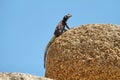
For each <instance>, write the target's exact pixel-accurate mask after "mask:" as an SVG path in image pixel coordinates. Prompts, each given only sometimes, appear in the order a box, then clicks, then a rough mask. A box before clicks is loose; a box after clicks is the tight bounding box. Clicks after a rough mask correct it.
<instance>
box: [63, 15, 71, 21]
mask: <svg viewBox="0 0 120 80" xmlns="http://www.w3.org/2000/svg"><path fill="white" fill-rule="evenodd" d="M70 17H72V15H71V14H67V15H65V16H64V17H63V20H65V21H67V20H68V19H69V18H70Z"/></svg>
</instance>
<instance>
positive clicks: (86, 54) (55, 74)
mask: <svg viewBox="0 0 120 80" xmlns="http://www.w3.org/2000/svg"><path fill="white" fill-rule="evenodd" d="M45 76H46V77H49V78H52V79H56V80H120V26H119V25H112V24H87V25H81V26H79V27H75V28H73V29H71V30H69V31H66V32H65V33H63V34H62V35H61V36H60V37H58V38H56V40H55V41H54V42H53V43H52V45H51V46H50V48H49V51H48V56H47V62H46V75H45Z"/></svg>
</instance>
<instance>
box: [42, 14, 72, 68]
mask: <svg viewBox="0 0 120 80" xmlns="http://www.w3.org/2000/svg"><path fill="white" fill-rule="evenodd" d="M71 16H72V15H71V14H67V15H65V16H64V17H63V19H62V20H61V21H60V22H59V23H58V25H57V27H56V29H55V32H54V36H53V37H52V39H51V40H50V42H49V43H48V45H47V47H46V50H45V54H44V68H45V67H46V66H45V64H46V60H47V52H48V49H49V46H50V45H51V44H52V43H53V42H54V40H55V39H56V38H57V37H59V36H60V35H61V34H62V33H63V32H65V31H67V29H70V28H69V27H68V25H67V23H66V22H67V20H68V19H69V18H70V17H71ZM65 27H66V28H67V29H65Z"/></svg>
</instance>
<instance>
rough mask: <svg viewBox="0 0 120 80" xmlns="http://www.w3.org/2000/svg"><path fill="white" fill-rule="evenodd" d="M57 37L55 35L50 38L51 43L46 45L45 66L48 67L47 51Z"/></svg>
mask: <svg viewBox="0 0 120 80" xmlns="http://www.w3.org/2000/svg"><path fill="white" fill-rule="evenodd" d="M55 38H56V37H55V36H53V37H52V39H51V40H50V42H49V43H48V44H47V46H46V49H45V53H44V68H45V67H46V60H47V52H48V50H49V47H50V45H51V44H52V43H53V42H54V40H55Z"/></svg>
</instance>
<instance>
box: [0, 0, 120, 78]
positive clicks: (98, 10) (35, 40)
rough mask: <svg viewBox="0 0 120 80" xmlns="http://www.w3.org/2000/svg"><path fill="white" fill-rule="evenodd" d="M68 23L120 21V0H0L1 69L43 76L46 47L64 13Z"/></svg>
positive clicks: (72, 25) (70, 24)
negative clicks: (69, 14)
mask: <svg viewBox="0 0 120 80" xmlns="http://www.w3.org/2000/svg"><path fill="white" fill-rule="evenodd" d="M67 13H71V14H72V15H73V17H71V18H70V19H69V21H68V25H69V26H70V27H71V28H72V27H75V26H78V25H82V24H91V23H112V24H120V0H0V72H22V73H30V74H33V75H39V76H44V73H45V70H44V68H43V58H44V57H43V56H44V50H45V47H46V45H47V43H48V42H49V40H50V39H51V37H52V35H53V32H54V29H55V27H56V25H57V24H58V22H59V21H60V20H61V19H62V17H63V16H64V15H65V14H67Z"/></svg>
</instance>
